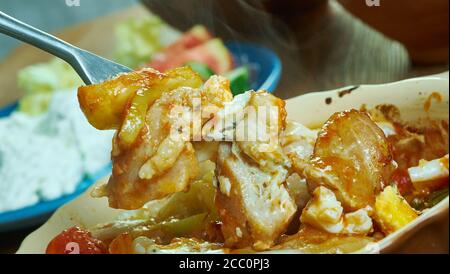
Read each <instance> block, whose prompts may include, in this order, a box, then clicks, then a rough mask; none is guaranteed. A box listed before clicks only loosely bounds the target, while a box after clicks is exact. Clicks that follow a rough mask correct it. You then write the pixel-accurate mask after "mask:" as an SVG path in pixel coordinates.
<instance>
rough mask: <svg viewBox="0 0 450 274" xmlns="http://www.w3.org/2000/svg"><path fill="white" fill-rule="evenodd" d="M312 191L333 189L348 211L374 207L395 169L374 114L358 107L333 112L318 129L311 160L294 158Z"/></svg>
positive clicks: (298, 169) (295, 166)
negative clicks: (322, 188)
mask: <svg viewBox="0 0 450 274" xmlns="http://www.w3.org/2000/svg"><path fill="white" fill-rule="evenodd" d="M292 160H293V164H294V168H295V169H296V171H297V172H298V173H300V174H302V175H303V176H305V178H306V179H307V182H308V186H309V188H310V191H313V190H314V189H315V188H316V187H318V186H321V185H323V186H325V187H327V188H328V189H330V190H332V191H333V192H334V193H335V194H336V197H337V198H338V200H339V201H340V202H341V203H342V205H343V207H344V209H345V210H346V212H348V211H355V210H358V209H361V208H365V207H367V206H371V207H373V205H374V202H375V197H376V195H377V194H378V193H379V192H380V191H381V190H382V189H383V188H384V186H386V185H388V184H389V183H390V178H391V174H392V171H393V170H394V169H395V163H394V162H393V156H392V153H391V149H390V146H389V143H388V141H387V139H386V137H385V135H384V133H383V131H382V130H381V129H380V127H378V126H377V125H376V124H375V123H374V122H373V121H372V120H371V118H370V117H369V116H368V115H367V114H365V113H362V112H359V111H357V110H350V111H344V112H339V113H336V114H334V115H333V116H331V118H330V119H329V120H328V121H327V122H326V123H325V125H324V126H323V127H322V129H321V131H320V132H319V137H318V139H317V141H316V144H315V147H314V153H313V155H312V158H311V161H309V162H305V161H298V160H296V159H295V157H294V158H292Z"/></svg>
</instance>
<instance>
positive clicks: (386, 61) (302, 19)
mask: <svg viewBox="0 0 450 274" xmlns="http://www.w3.org/2000/svg"><path fill="white" fill-rule="evenodd" d="M69 2H70V1H69ZM72 2H73V1H72ZM75 2H76V1H75ZM138 2H139V1H137V0H95V1H86V0H80V6H79V7H68V5H67V4H66V0H42V1H29V0H19V1H15V0H2V1H1V4H0V7H1V9H2V10H3V11H4V12H6V13H10V14H12V15H14V16H16V17H17V18H19V19H22V20H25V21H26V22H28V23H31V24H33V25H35V26H37V27H39V28H42V29H44V30H47V31H57V30H59V29H61V28H64V27H68V26H71V25H74V24H77V23H80V22H84V21H86V20H92V19H94V18H96V17H100V16H102V15H105V14H108V13H111V12H114V11H121V10H122V11H123V10H125V9H127V8H128V7H131V6H133V5H135V4H137V3H138ZM141 2H143V3H144V4H145V5H146V6H147V7H150V8H151V10H152V11H153V12H155V13H156V14H157V15H158V16H160V17H161V18H162V19H163V20H165V21H166V22H167V23H169V24H171V25H173V26H175V27H176V28H178V29H180V30H183V31H186V30H188V29H189V28H190V27H192V26H193V25H195V24H203V25H205V26H207V27H208V28H209V30H210V31H212V32H213V33H214V34H215V35H216V36H218V37H221V38H223V39H224V40H226V41H229V40H240V41H242V40H246V41H253V42H258V43H261V44H264V45H266V46H268V47H270V48H272V49H274V50H275V51H276V52H277V53H278V54H279V55H280V56H281V58H282V61H283V67H284V73H283V78H282V82H281V86H280V87H279V89H278V95H279V96H281V97H283V98H288V97H292V96H294V95H298V94H302V93H305V92H309V91H317V90H325V89H332V88H337V87H340V86H344V85H358V84H363V83H384V82H390V81H395V80H399V79H404V78H408V77H412V76H419V75H426V74H432V73H437V72H441V71H444V70H446V69H447V68H448V41H449V39H448V4H449V1H447V0H416V1H414V4H412V3H411V2H410V1H408V0H397V1H384V0H380V1H363V0H298V1H292V0H278V1H276V0H231V1H230V0H183V1H175V0H164V1H161V0H143V1H141ZM367 3H374V6H369V5H368V4H367ZM378 3H379V6H376V5H377V4H378ZM43 14H45V16H44V15H43ZM0 44H1V47H0V58H1V57H4V56H5V55H6V54H7V53H8V52H9V51H10V50H11V49H12V48H13V47H14V46H16V45H17V42H16V41H14V40H12V39H9V38H6V37H3V36H2V37H0Z"/></svg>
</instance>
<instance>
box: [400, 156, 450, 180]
mask: <svg viewBox="0 0 450 274" xmlns="http://www.w3.org/2000/svg"><path fill="white" fill-rule="evenodd" d="M448 158H449V156H448V154H447V155H445V156H444V157H442V158H440V159H436V160H433V161H426V160H421V161H420V163H419V165H418V166H416V167H411V168H408V173H409V176H410V177H411V181H412V182H413V183H418V182H426V181H432V180H437V179H443V178H448V174H449V172H448Z"/></svg>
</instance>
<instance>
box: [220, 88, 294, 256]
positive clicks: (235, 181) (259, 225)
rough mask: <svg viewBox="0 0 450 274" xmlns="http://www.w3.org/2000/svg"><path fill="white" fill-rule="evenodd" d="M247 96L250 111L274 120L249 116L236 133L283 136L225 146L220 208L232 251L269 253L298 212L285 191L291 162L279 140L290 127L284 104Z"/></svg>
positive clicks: (270, 98) (259, 94)
mask: <svg viewBox="0 0 450 274" xmlns="http://www.w3.org/2000/svg"><path fill="white" fill-rule="evenodd" d="M243 96H249V98H248V100H247V104H246V106H247V107H248V106H251V107H254V108H257V107H258V106H259V107H263V108H264V107H269V109H271V110H268V111H267V113H268V114H269V113H270V114H269V115H266V118H263V119H262V120H261V119H259V120H258V121H255V120H254V119H252V117H251V116H245V117H244V118H243V119H242V120H240V121H235V125H236V126H235V128H236V129H242V128H247V129H253V130H255V127H258V126H263V125H264V126H265V129H264V130H263V133H264V132H265V133H267V134H268V135H270V134H272V133H273V135H277V136H272V137H277V138H274V139H271V140H267V139H266V140H262V139H261V138H259V137H260V136H259V135H257V136H256V139H254V140H252V139H250V140H249V141H234V142H223V143H221V145H220V147H219V156H218V163H217V165H218V168H217V176H218V182H219V189H220V191H217V196H216V206H217V209H218V212H219V216H220V218H221V221H222V233H223V235H224V239H225V246H226V247H231V248H245V247H252V248H254V249H255V250H265V249H268V248H270V247H271V246H272V245H273V244H274V243H275V241H276V240H277V239H278V237H279V236H280V235H281V234H282V233H283V232H284V231H285V230H286V228H287V226H288V225H289V223H290V221H291V219H292V217H293V215H294V214H295V212H296V205H295V202H294V201H293V199H292V198H291V197H290V195H289V193H288V191H287V190H286V187H285V185H284V182H285V180H286V177H287V175H288V171H287V169H288V166H289V160H288V159H287V157H286V156H285V155H284V154H283V151H282V148H281V145H280V143H279V140H278V136H279V133H280V132H281V130H282V129H283V128H284V126H285V110H284V102H283V101H282V100H281V99H278V98H276V97H274V96H272V95H270V94H268V93H266V92H257V93H250V94H248V95H243ZM237 100H240V98H237ZM226 109H227V106H226V107H225V109H224V110H226ZM219 116H220V115H219ZM269 121H271V123H269ZM258 123H259V124H258ZM243 124H244V125H245V126H242V127H241V125H243ZM256 124H258V126H256ZM270 124H271V125H270ZM271 131H272V133H270V132H271ZM263 135H264V134H263ZM247 137H249V136H247ZM269 139H270V138H269Z"/></svg>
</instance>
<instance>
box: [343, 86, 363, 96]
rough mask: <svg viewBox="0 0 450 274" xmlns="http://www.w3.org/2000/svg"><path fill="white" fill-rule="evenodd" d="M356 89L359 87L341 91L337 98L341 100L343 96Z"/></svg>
mask: <svg viewBox="0 0 450 274" xmlns="http://www.w3.org/2000/svg"><path fill="white" fill-rule="evenodd" d="M358 88H359V86H353V87H351V88H349V89H345V90H341V91H339V92H338V96H339V98H342V97H344V96H345V95H348V94H351V93H352V92H353V91H355V90H357V89H358Z"/></svg>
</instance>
